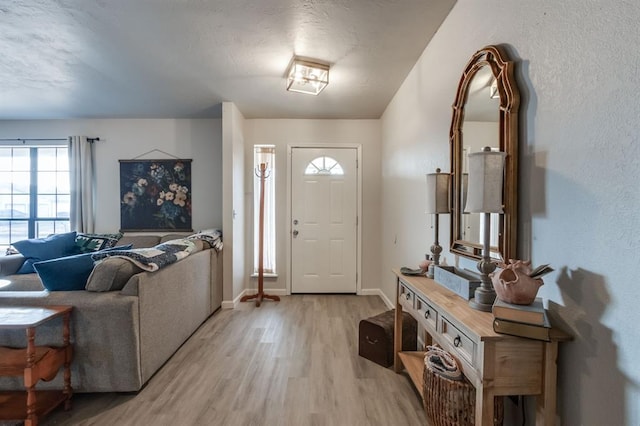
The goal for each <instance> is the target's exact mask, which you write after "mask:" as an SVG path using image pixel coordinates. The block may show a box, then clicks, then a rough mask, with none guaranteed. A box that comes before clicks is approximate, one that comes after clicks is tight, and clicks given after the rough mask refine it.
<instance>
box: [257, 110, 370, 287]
mask: <svg viewBox="0 0 640 426" xmlns="http://www.w3.org/2000/svg"><path fill="white" fill-rule="evenodd" d="M245 136H246V139H245V141H246V148H245V149H246V163H245V164H246V165H247V171H246V175H247V176H249V173H251V176H253V174H252V173H253V170H252V168H253V146H254V145H257V144H273V145H275V146H276V170H278V171H279V172H278V173H277V174H276V205H277V207H276V233H277V235H278V237H277V246H276V259H277V260H276V261H277V269H278V271H277V272H278V278H277V279H265V284H264V286H265V289H267V288H269V289H281V290H284V289H286V279H287V275H288V271H287V270H286V254H287V244H288V242H289V234H288V233H287V230H288V229H289V227H288V224H287V212H286V205H287V193H286V190H287V175H286V170H287V146H288V145H291V144H314V143H321V144H329V143H331V144H361V145H362V167H363V169H362V178H363V185H362V193H363V197H362V210H363V212H362V218H361V220H362V246H363V248H362V288H363V289H377V288H380V285H381V280H380V223H381V222H380V206H381V204H380V197H381V192H380V180H381V176H380V158H381V157H380V122H379V120H262V119H252V120H246V121H245ZM280 171H282V172H280ZM245 190H246V191H247V197H248V204H247V205H248V208H247V211H252V206H253V202H252V200H253V186H252V185H251V184H247V186H246V189H245ZM249 216H250V215H249ZM251 220H252V218H251V217H248V218H247V228H246V229H247V236H248V238H247V247H251V246H252V244H253V241H252V240H253V233H252V230H253V225H252V222H251ZM252 256H253V252H252V251H251V250H247V253H246V264H247V268H248V271H247V274H250V272H251V271H250V269H251V268H252V265H253V260H252ZM253 281H255V280H253ZM250 286H251V287H252V288H253V287H257V284H256V283H255V282H252V283H251V285H250Z"/></svg>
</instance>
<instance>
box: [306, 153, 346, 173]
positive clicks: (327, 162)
mask: <svg viewBox="0 0 640 426" xmlns="http://www.w3.org/2000/svg"><path fill="white" fill-rule="evenodd" d="M304 174H305V175H343V174H344V170H342V166H341V165H340V163H338V162H337V161H336V160H334V159H333V158H331V157H318V158H316V159H314V160H312V161H311V162H310V163H309V164H307V168H306V169H305V171H304Z"/></svg>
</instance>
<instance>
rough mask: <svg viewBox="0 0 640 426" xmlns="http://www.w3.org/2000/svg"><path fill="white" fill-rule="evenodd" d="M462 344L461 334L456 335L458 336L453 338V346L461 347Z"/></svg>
mask: <svg viewBox="0 0 640 426" xmlns="http://www.w3.org/2000/svg"><path fill="white" fill-rule="evenodd" d="M461 344H462V339H460V336H456V338H455V339H453V346H455V347H456V348H459V347H460V345H461Z"/></svg>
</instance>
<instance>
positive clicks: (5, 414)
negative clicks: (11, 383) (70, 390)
mask: <svg viewBox="0 0 640 426" xmlns="http://www.w3.org/2000/svg"><path fill="white" fill-rule="evenodd" d="M36 392H37V393H36V416H37V417H38V418H41V416H44V415H45V414H47V413H48V412H50V411H51V410H53V409H54V408H56V407H57V406H58V405H60V404H61V403H62V402H64V401H65V400H66V399H67V396H66V395H65V394H64V393H63V392H62V391H58V390H41V391H36ZM0 406H2V410H0V420H24V419H26V418H27V392H26V391H2V392H0Z"/></svg>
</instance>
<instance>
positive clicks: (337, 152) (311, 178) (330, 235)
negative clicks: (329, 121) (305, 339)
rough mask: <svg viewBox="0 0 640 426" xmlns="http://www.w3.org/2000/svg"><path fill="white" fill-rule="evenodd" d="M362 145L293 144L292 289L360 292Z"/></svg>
mask: <svg viewBox="0 0 640 426" xmlns="http://www.w3.org/2000/svg"><path fill="white" fill-rule="evenodd" d="M357 166H358V162H357V150H356V149H355V148H292V150H291V292H292V293H356V268H357V243H356V242H357V226H358V218H357V205H358V203H357V196H358V194H357V188H358V185H357V180H358V173H357Z"/></svg>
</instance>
